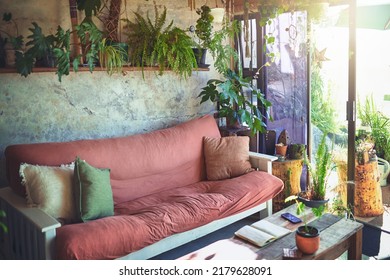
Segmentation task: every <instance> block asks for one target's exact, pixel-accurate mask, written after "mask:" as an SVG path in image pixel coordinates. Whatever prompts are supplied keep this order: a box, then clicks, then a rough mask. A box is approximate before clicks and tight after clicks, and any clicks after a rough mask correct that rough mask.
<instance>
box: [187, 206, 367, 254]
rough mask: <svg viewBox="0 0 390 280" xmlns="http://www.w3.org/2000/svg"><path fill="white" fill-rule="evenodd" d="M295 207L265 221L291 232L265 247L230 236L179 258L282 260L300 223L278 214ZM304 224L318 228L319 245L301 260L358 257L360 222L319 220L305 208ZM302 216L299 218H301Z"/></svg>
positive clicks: (333, 218)
mask: <svg viewBox="0 0 390 280" xmlns="http://www.w3.org/2000/svg"><path fill="white" fill-rule="evenodd" d="M295 209H296V206H295V205H292V206H289V207H287V208H285V209H283V210H281V211H279V212H277V213H275V214H273V215H272V216H269V217H267V218H265V219H266V220H268V221H270V222H272V223H274V224H276V225H280V226H283V227H285V228H288V229H290V230H291V231H292V232H291V233H290V234H288V235H286V236H284V237H282V238H280V239H278V240H275V241H273V242H272V243H270V244H268V245H266V246H265V247H262V248H259V247H257V246H255V245H252V244H251V243H249V242H246V241H244V240H242V239H240V238H237V237H232V238H229V239H223V240H220V241H217V242H215V243H212V244H210V245H208V246H206V247H204V248H202V249H199V250H197V251H195V252H192V253H189V254H187V255H185V256H183V257H181V258H180V259H187V260H190V259H194V260H195V259H198V260H199V259H225V260H226V259H235V260H243V259H245V260H246V259H267V260H281V259H283V249H284V248H289V249H294V248H296V246H295V230H296V229H297V228H298V227H299V226H300V225H303V223H299V224H292V223H290V222H288V221H286V220H284V219H283V218H281V217H280V215H281V214H282V213H284V212H290V213H292V214H294V215H296V214H295ZM305 212H306V213H307V215H306V216H307V218H308V223H309V224H313V225H315V226H316V227H318V228H319V229H320V231H321V233H320V238H321V241H320V248H319V249H318V251H317V252H316V253H314V254H313V255H302V257H301V259H304V260H310V259H313V260H328V259H336V258H338V257H339V256H341V255H342V254H343V253H344V252H345V251H348V259H351V260H361V258H362V229H363V224H361V223H358V222H355V221H352V220H347V219H345V218H340V217H337V216H335V215H332V214H329V213H326V214H324V215H323V216H322V217H321V218H320V219H316V218H315V217H314V215H313V214H312V213H311V210H310V208H306V209H305ZM301 219H302V217H301Z"/></svg>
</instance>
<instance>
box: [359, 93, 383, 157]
mask: <svg viewBox="0 0 390 280" xmlns="http://www.w3.org/2000/svg"><path fill="white" fill-rule="evenodd" d="M358 117H359V119H360V120H361V122H362V125H363V126H368V127H370V129H371V132H370V136H371V137H372V139H373V141H374V143H375V150H376V153H377V155H378V156H379V157H381V158H384V159H385V160H387V161H390V118H389V117H387V116H385V115H384V114H383V113H382V112H380V111H378V109H377V107H376V104H375V102H374V99H373V96H372V95H371V97H366V99H365V101H364V103H363V104H361V103H360V102H359V103H358Z"/></svg>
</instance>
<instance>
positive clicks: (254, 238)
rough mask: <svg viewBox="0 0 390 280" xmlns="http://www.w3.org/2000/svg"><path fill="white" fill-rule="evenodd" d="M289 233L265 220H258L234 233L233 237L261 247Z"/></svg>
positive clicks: (287, 230)
mask: <svg viewBox="0 0 390 280" xmlns="http://www.w3.org/2000/svg"><path fill="white" fill-rule="evenodd" d="M290 232H291V230H289V229H286V228H284V227H281V226H277V225H274V224H273V223H271V222H268V221H266V220H260V221H258V222H256V223H253V224H251V225H247V226H244V227H242V228H240V229H239V230H238V231H236V232H235V235H236V236H238V237H240V238H242V239H244V240H247V241H249V242H251V243H253V244H255V245H257V246H260V247H263V246H264V245H266V244H268V243H270V242H272V241H274V240H276V239H278V238H280V237H282V236H285V235H287V234H289V233H290Z"/></svg>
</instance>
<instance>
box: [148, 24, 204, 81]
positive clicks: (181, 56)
mask: <svg viewBox="0 0 390 280" xmlns="http://www.w3.org/2000/svg"><path fill="white" fill-rule="evenodd" d="M151 60H152V61H156V62H157V64H158V67H159V72H160V74H162V73H163V72H164V70H165V69H166V68H169V69H171V70H172V71H173V72H174V73H176V74H178V75H179V76H180V77H184V78H187V77H189V76H191V74H192V71H193V69H194V68H196V67H197V63H196V58H195V54H194V52H193V51H192V40H191V38H190V37H189V36H188V35H187V34H186V32H185V31H184V30H183V29H181V28H178V27H173V28H171V29H169V30H167V31H166V32H164V33H162V34H161V35H160V36H159V37H158V39H157V42H156V45H155V48H154V50H153V53H152V57H151Z"/></svg>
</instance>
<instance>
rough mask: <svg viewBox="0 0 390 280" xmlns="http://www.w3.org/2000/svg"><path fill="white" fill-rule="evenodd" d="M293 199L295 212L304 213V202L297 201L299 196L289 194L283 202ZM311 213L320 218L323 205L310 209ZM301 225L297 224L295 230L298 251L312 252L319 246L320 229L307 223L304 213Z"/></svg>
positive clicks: (309, 253) (323, 208)
mask: <svg viewBox="0 0 390 280" xmlns="http://www.w3.org/2000/svg"><path fill="white" fill-rule="evenodd" d="M290 201H295V203H296V207H297V208H296V214H297V215H301V214H304V210H305V204H304V203H302V202H301V201H299V197H298V196H296V195H292V196H289V197H287V198H286V199H285V202H286V203H287V202H290ZM311 210H312V212H313V214H314V215H315V216H316V217H317V218H320V217H321V216H322V214H323V213H324V210H325V206H324V205H320V206H319V207H318V208H312V209H311ZM302 219H303V223H304V225H303V226H299V227H298V228H297V230H296V232H295V243H296V246H297V248H298V249H299V251H301V252H302V253H303V254H308V255H311V254H314V253H315V252H316V251H317V250H318V248H319V247H320V231H319V229H318V228H316V227H315V226H310V225H308V224H307V217H306V214H304V215H303V216H302Z"/></svg>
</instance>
